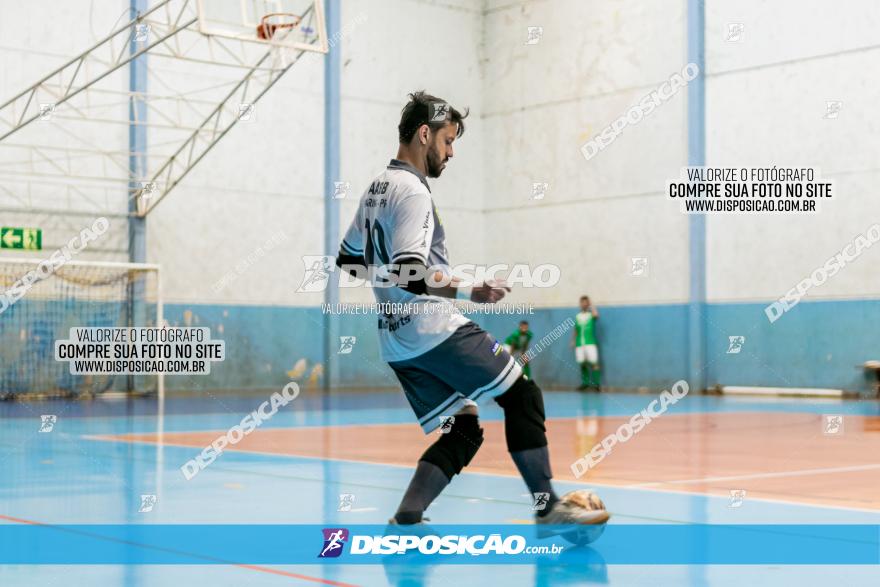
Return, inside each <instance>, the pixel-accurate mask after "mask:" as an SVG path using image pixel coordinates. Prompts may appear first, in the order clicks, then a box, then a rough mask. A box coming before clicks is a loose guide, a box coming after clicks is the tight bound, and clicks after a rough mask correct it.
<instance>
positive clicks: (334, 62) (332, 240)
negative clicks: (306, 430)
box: [323, 0, 342, 390]
mask: <svg viewBox="0 0 880 587" xmlns="http://www.w3.org/2000/svg"><path fill="white" fill-rule="evenodd" d="M324 9H325V17H326V23H327V35H328V37H333V38H334V39H335V42H334V43H333V46H331V47H330V50H329V51H328V53H327V55H326V56H325V57H324V254H325V255H333V256H334V257H335V255H336V253H337V252H338V250H339V201H338V200H336V199H334V198H333V193H334V191H335V189H334V188H335V185H334V184H335V182H337V181H340V179H339V158H340V149H339V141H340V138H339V128H340V113H339V91H340V71H341V67H340V63H341V59H340V56H341V52H342V50H341V48H340V46H339V39H338V38H336V37H338V35H335V34H334V33H335V32H336V31H338V30H339V29H340V24H339V23H340V20H341V15H340V12H341V9H342V7H341V6H340V2H339V0H326V1H325V2H324ZM337 283H338V277H336V276H335V274H334V277H333V278H332V279H330V280H329V282H328V284H327V289H326V290H325V292H324V301H325V302H326V303H328V304H330V307H331V308H332V307H334V306H335V305H336V303H337V302H339V289H338V286H337ZM323 324H324V333H323V339H324V369H325V371H324V388H325V390H329V389H330V387H332V386H334V385H336V384H337V383H338V382H339V364H338V361H337V360H336V350H337V348H338V344H339V317H338V316H337V315H336V314H334V313H333V312H328V313H325V314H324V320H323Z"/></svg>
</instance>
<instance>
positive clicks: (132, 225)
mask: <svg viewBox="0 0 880 587" xmlns="http://www.w3.org/2000/svg"><path fill="white" fill-rule="evenodd" d="M129 6H130V13H129V15H130V18H131V19H132V20H134V19H135V18H137V16H138V14H141V13H143V12H145V11H146V9H147V0H131V4H130V5H129ZM145 42H146V39H144V40H143V41H138V40H137V35H135V34H134V33H133V34H132V36H131V41H130V43H129V52H130V53H132V54H134V53H137V52H138V50H139V49H140V48H141V47H142V46H143V45H144V44H145ZM128 72H129V73H128V90H129V92H130V98H129V103H128V176H129V191H128V198H129V199H128V213H129V217H128V260H129V261H130V262H132V263H146V262H147V219H146V218H141V217H138V216H137V215H136V213H137V202H136V201H135V199H134V198H132V197H131V194H132V193H134V190H137V189H138V188H140V187H141V186H140V179H141V178H143V177H145V176H146V173H147V127H146V122H147V101H146V98H145V95H146V92H147V54H146V53H144V54H143V55H141V56H139V57H138V58H136V59H133V60H132V61H131V62H130V63H129V69H128Z"/></svg>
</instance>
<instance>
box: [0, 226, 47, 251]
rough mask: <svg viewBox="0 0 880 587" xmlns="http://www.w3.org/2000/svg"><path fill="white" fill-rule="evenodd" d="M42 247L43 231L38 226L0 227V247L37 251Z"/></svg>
mask: <svg viewBox="0 0 880 587" xmlns="http://www.w3.org/2000/svg"><path fill="white" fill-rule="evenodd" d="M42 248H43V231H42V230H40V229H39V228H15V227H11V226H4V227H2V228H0V249H26V250H28V251H39V250H42Z"/></svg>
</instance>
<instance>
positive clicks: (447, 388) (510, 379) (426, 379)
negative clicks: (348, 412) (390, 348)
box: [388, 322, 522, 434]
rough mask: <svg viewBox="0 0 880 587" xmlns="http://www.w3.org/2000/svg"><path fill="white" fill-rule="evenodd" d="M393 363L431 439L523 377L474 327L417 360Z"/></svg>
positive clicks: (461, 330) (455, 334) (495, 344)
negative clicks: (449, 420) (451, 419)
mask: <svg viewBox="0 0 880 587" xmlns="http://www.w3.org/2000/svg"><path fill="white" fill-rule="evenodd" d="M388 364H389V365H390V366H391V368H392V369H393V370H394V373H395V375H397V378H398V379H399V380H400V384H401V385H402V386H403V391H404V393H405V394H406V399H407V400H409V405H410V406H412V409H413V411H414V412H415V414H416V417H417V418H418V419H419V425H421V427H422V430H424V431H425V434H427V433H429V432H431V431H432V430H434V429H436V428H437V427H438V426H440V423H441V421H442V419H443V418H445V417H446V416H452V415H455V413H456V412H458V411H459V410H461V409H462V408H463V407H465V406H468V405H476V402H479V401H481V400H484V399H487V398H494V397H497V396H499V395H501V394H502V393H504V392H505V391H507V390H508V389H509V388H510V386H511V385H513V384H514V382H515V381H516V380H517V379H519V377H520V376H521V375H522V368H521V367H520V366H519V364H518V363H517V362H516V361H515V360H514V359H513V357H511V356H510V354H509V353H508V352H507V351H506V350H504V345H503V344H501V343H500V342H498V341H497V340H495V339H494V338H492V337H491V336H490V335H489V333H487V332H486V331H485V330H483V329H482V328H480V327H479V326H477V325H476V324H474V323H473V322H469V323H467V324H465V325H463V326H460V327H459V328H458V330H456V331H455V332H453V333H452V336H450V337H449V338H447V339H446V340H444V341H443V342H441V343H440V344H438V345H437V346H435V347H434V348H432V349H431V350H429V351H427V352H425V353H422V354H421V355H419V356H417V357H413V358H412V359H407V360H405V361H393V362H390V363H388Z"/></svg>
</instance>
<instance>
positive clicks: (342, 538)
mask: <svg viewBox="0 0 880 587" xmlns="http://www.w3.org/2000/svg"><path fill="white" fill-rule="evenodd" d="M321 531H322V532H323V533H324V547H323V548H322V549H321V552H320V553H318V558H336V557H338V556H339V555H340V554H342V548H343V546H344V545H345V543H346V542H348V530H347V529H345V528H324V529H323V530H321Z"/></svg>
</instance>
